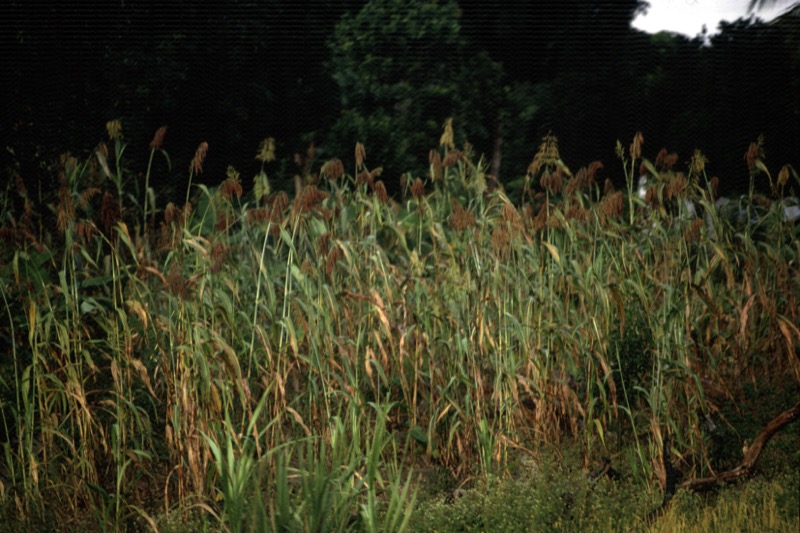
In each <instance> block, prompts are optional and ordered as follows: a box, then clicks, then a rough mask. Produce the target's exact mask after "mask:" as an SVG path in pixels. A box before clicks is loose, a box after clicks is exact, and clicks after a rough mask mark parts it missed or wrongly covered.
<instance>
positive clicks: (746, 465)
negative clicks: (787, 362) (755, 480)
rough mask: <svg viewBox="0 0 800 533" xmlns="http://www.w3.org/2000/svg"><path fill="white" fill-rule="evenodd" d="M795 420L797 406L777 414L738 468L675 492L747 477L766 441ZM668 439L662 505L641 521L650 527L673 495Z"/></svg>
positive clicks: (692, 482) (687, 483)
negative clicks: (665, 482)
mask: <svg viewBox="0 0 800 533" xmlns="http://www.w3.org/2000/svg"><path fill="white" fill-rule="evenodd" d="M798 418H800V403H797V404H795V405H794V407H792V408H791V409H788V410H786V411H784V412H782V413H781V414H779V415H778V416H777V417H775V418H773V419H772V420H771V421H770V423H769V424H767V425H766V427H764V429H762V430H761V433H759V434H758V436H757V437H756V438H755V440H754V441H753V444H752V446H750V447H749V448H748V449H747V451H746V452H745V454H744V459H743V460H742V464H740V465H739V466H737V467H736V468H733V469H731V470H727V471H725V472H723V473H721V474H719V475H717V476H716V477H704V478H699V479H689V480H686V481H684V482H683V483H681V484H680V485H678V488H679V489H687V490H691V491H694V492H701V491H704V490H708V489H711V488H713V487H715V486H716V485H717V484H719V483H731V482H733V481H736V480H737V479H741V478H744V477H747V476H749V475H750V473H751V471H752V469H753V467H754V466H755V464H756V461H757V460H758V457H759V456H760V455H761V452H762V451H763V450H764V447H765V446H766V445H767V442H769V440H770V439H771V438H772V437H773V436H774V435H775V433H777V432H778V431H780V430H781V428H783V427H784V426H786V425H787V424H791V423H792V422H794V421H795V420H797V419H798ZM670 439H671V437H669V436H667V437H665V439H664V469H665V472H666V473H667V487H666V489H665V490H664V501H663V502H662V503H661V505H659V506H658V507H656V508H655V509H653V510H652V511H650V512H649V513H648V514H647V516H646V517H645V518H644V522H645V523H646V524H652V523H653V522H655V520H656V519H657V518H659V517H660V516H661V515H663V514H664V512H666V510H667V505H668V504H669V502H670V500H671V499H672V495H673V493H674V492H675V478H676V472H675V471H674V469H673V468H672V463H671V458H670V455H671V454H670V449H669V448H670V446H669V440H670ZM670 478H672V479H670Z"/></svg>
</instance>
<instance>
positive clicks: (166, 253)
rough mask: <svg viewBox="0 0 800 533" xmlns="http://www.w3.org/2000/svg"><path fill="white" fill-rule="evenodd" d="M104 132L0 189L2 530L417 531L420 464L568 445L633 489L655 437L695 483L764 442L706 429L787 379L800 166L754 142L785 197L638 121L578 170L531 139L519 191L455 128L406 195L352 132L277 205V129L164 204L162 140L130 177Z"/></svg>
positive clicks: (469, 466)
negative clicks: (347, 148) (647, 140)
mask: <svg viewBox="0 0 800 533" xmlns="http://www.w3.org/2000/svg"><path fill="white" fill-rule="evenodd" d="M106 127H107V133H108V139H107V140H106V141H104V142H101V143H100V144H99V145H98V146H97V148H96V150H95V151H94V152H93V154H92V155H91V156H90V157H88V158H86V159H78V158H76V157H73V156H71V155H69V154H64V155H63V156H62V157H61V159H60V160H59V161H58V162H57V163H56V164H54V166H53V169H54V172H55V173H56V175H57V182H58V183H59V187H58V188H57V189H55V190H53V191H52V192H48V191H34V190H29V189H26V188H25V184H24V182H23V180H21V179H19V177H17V179H13V180H11V181H10V186H9V187H8V188H7V189H6V190H5V191H4V192H3V197H2V206H3V211H2V227H0V237H1V238H2V247H1V248H0V291H2V302H3V305H2V312H3V315H4V317H6V318H5V319H4V320H3V321H2V322H0V338H2V342H3V344H4V346H5V349H4V353H6V354H7V356H8V357H6V358H4V359H3V360H2V366H0V371H2V376H1V377H2V380H0V394H1V396H0V399H1V400H2V404H3V410H2V413H3V424H2V426H0V427H1V428H2V432H3V433H2V438H1V439H0V442H2V447H3V457H4V460H3V462H2V464H1V465H0V502H1V503H2V504H3V506H2V512H3V515H2V519H4V520H11V519H12V517H13V518H14V520H23V521H24V520H29V521H30V520H34V521H35V520H36V517H41V516H43V515H44V516H46V515H47V513H51V514H53V515H54V516H55V518H56V519H57V520H60V521H65V520H74V519H81V520H84V521H85V520H87V519H91V521H92V522H91V523H93V524H95V525H98V524H99V525H102V526H103V527H109V528H110V527H116V528H122V527H126V525H127V526H130V527H132V525H133V523H134V522H136V521H139V522H140V523H149V524H150V525H151V526H153V527H158V526H159V524H157V523H156V518H155V517H157V516H158V515H159V514H162V513H165V512H166V511H169V510H175V509H177V510H179V511H181V512H182V513H184V516H187V515H188V513H189V512H190V511H197V512H201V513H204V514H205V516H212V517H217V518H218V520H219V522H220V523H221V524H224V525H225V527H228V528H230V529H231V530H233V531H238V530H240V529H242V528H244V529H263V528H271V529H281V528H288V529H290V530H297V529H300V530H314V531H318V530H325V531H329V530H337V531H341V530H345V529H347V528H353V527H355V528H358V529H361V530H369V531H373V530H378V529H382V530H403V529H406V528H407V527H409V526H411V525H412V523H411V522H410V520H411V518H412V510H413V507H414V502H415V498H416V494H417V490H416V488H415V486H416V481H415V480H417V481H418V480H419V476H424V472H425V471H427V470H429V469H434V470H435V471H437V472H446V473H447V475H448V476H450V477H452V478H453V479H455V480H457V482H458V483H460V482H461V481H463V480H469V479H475V478H479V479H484V480H486V481H487V482H489V481H490V480H491V479H492V476H494V475H497V474H501V475H502V474H504V473H506V472H508V471H509V468H510V467H511V466H513V465H514V464H515V463H516V462H518V459H517V457H518V455H519V454H522V455H523V456H525V457H527V458H528V459H527V460H531V459H530V458H533V461H534V464H535V461H537V457H539V453H540V452H541V451H542V450H544V449H546V447H548V446H551V445H554V444H560V443H565V442H577V443H578V446H579V449H580V454H579V455H580V462H581V463H582V465H583V466H588V465H589V464H590V463H592V462H593V461H595V460H596V459H597V458H598V457H599V456H600V455H601V454H607V453H613V454H615V455H616V456H618V457H619V458H618V459H617V461H619V462H620V463H621V464H622V465H624V467H625V469H626V472H627V475H628V480H629V481H630V480H633V482H634V483H637V484H641V485H640V486H649V485H650V480H651V479H654V478H658V477H659V476H661V477H663V466H660V465H663V462H662V459H661V458H660V453H661V450H662V447H661V441H662V439H664V438H665V436H666V434H670V435H673V436H674V442H675V444H674V447H675V449H676V450H677V454H678V456H679V457H680V458H681V459H680V463H679V465H678V466H679V468H680V470H681V472H682V474H683V475H684V476H685V477H687V478H689V477H696V476H702V475H706V474H707V473H708V472H709V471H710V470H711V469H714V468H717V467H718V466H719V465H721V464H724V461H729V460H730V457H731V456H730V454H729V453H728V452H727V451H725V450H730V443H729V441H730V439H734V442H735V444H734V453H735V449H736V448H737V447H738V446H740V443H741V439H746V438H752V433H744V431H745V430H744V429H743V428H741V429H740V430H741V431H743V433H742V434H739V433H735V432H733V433H729V434H728V436H727V437H726V439H725V440H724V441H723V442H719V443H717V437H718V435H719V433H716V432H715V431H716V430H714V429H713V426H715V425H718V426H723V425H724V424H727V423H728V422H727V420H728V419H727V418H723V417H721V416H720V413H723V412H725V411H724V410H725V409H727V408H728V407H729V406H730V405H731V403H733V404H734V405H736V406H737V409H738V405H739V404H740V403H741V402H742V401H743V400H742V399H743V398H745V397H746V394H747V387H748V386H750V385H748V384H751V385H752V386H755V387H756V388H757V389H758V390H775V391H794V392H796V391H797V387H798V383H800V360H798V358H797V345H798V342H800V331H799V330H798V328H797V324H798V323H799V322H800V317H798V309H799V308H798V303H797V302H798V295H799V294H800V287H798V282H800V276H798V272H797V265H798V253H800V247H799V246H800V244H798V243H800V240H799V239H798V238H797V232H798V226H797V225H796V224H795V223H793V222H790V221H787V220H786V217H785V216H784V208H786V207H788V206H789V204H788V203H787V202H788V201H789V200H788V193H789V192H790V191H791V190H792V189H793V188H795V187H797V185H798V183H799V181H798V176H797V174H796V172H795V171H794V170H793V169H792V167H790V166H788V165H787V166H784V167H782V168H781V169H780V170H778V171H777V172H775V171H774V169H773V172H774V175H773V174H771V173H769V171H768V168H767V167H766V165H765V164H764V161H763V159H762V157H761V156H762V154H763V146H762V145H761V144H760V143H759V142H754V143H753V144H752V145H751V148H750V150H749V151H748V158H747V164H748V166H749V172H750V176H751V179H752V181H753V184H754V185H755V184H756V183H759V182H763V183H768V184H771V185H772V190H773V191H774V196H763V195H760V194H758V193H757V192H756V189H757V188H756V187H752V188H751V192H750V193H749V194H748V195H747V196H745V197H743V198H742V199H741V202H740V203H739V205H740V206H741V207H740V209H737V210H735V211H733V212H731V213H728V212H726V211H724V210H723V209H721V208H719V207H718V206H717V204H716V203H715V202H714V199H715V195H716V189H717V180H711V179H708V178H707V176H706V173H705V168H704V165H705V158H704V156H703V154H701V153H700V152H695V154H694V156H693V157H692V158H691V163H690V164H689V165H688V166H687V167H686V168H682V167H681V165H680V164H679V163H677V162H678V160H679V158H678V156H677V155H675V154H669V153H667V152H666V151H661V152H659V153H658V154H657V156H656V157H652V158H648V157H646V154H647V153H648V151H647V150H645V149H644V145H643V142H644V140H643V137H642V136H641V134H637V135H636V136H635V137H634V139H633V142H631V143H630V145H629V146H623V145H622V144H621V143H618V145H617V153H618V156H619V158H620V162H619V163H617V164H616V165H614V166H611V165H609V167H606V168H604V167H603V166H602V165H601V164H599V163H597V162H595V163H592V164H590V165H588V166H587V167H584V168H581V169H580V170H578V171H575V172H573V171H571V170H570V169H569V167H568V166H567V165H566V164H565V162H564V161H563V160H562V158H561V157H560V151H559V150H560V148H559V145H558V141H557V139H555V138H554V137H552V136H547V137H545V138H544V139H543V140H542V143H541V146H540V148H539V150H538V152H537V153H536V154H535V155H534V157H533V161H532V163H531V164H530V167H529V170H528V173H527V174H526V178H525V180H524V182H523V183H522V184H521V186H520V190H519V191H510V190H509V191H508V193H509V194H510V193H511V192H515V196H516V197H518V198H519V199H520V200H519V202H518V203H516V204H515V203H512V202H511V201H510V200H509V197H508V195H507V193H506V191H505V190H504V188H503V187H502V186H500V185H499V184H497V183H496V182H493V181H492V180H491V179H490V178H489V177H488V176H487V173H486V167H485V166H484V165H482V164H479V163H478V162H477V161H476V159H475V158H474V157H473V156H471V155H470V154H469V153H467V152H464V151H462V150H459V149H456V148H455V147H454V143H453V139H454V138H455V137H456V135H457V134H456V133H455V131H454V129H453V123H452V122H451V121H447V122H446V123H445V127H444V131H443V133H442V135H441V137H440V139H439V145H438V146H436V147H434V148H433V149H432V151H431V156H430V161H431V164H430V168H429V173H428V175H427V177H426V178H425V179H424V180H423V179H421V178H419V179H415V180H407V181H405V182H404V183H403V185H402V188H401V191H400V193H399V194H400V200H399V201H396V200H393V199H392V198H391V197H390V196H389V195H388V194H387V189H386V186H385V185H384V183H383V182H382V181H381V180H380V179H379V177H378V176H377V175H376V173H375V172H374V167H372V166H368V165H367V161H368V159H367V153H368V152H369V149H368V148H366V147H365V146H364V145H362V144H361V143H358V144H357V145H356V147H355V151H354V159H355V165H354V166H352V167H350V166H349V165H347V166H345V165H344V164H343V163H342V161H340V160H338V159H331V160H328V161H325V162H324V163H322V162H315V161H313V160H309V161H307V162H306V165H305V168H306V170H307V173H306V174H305V175H304V176H303V177H302V179H300V180H298V181H297V191H296V193H295V194H294V196H293V198H290V197H289V195H287V194H286V192H283V191H272V190H271V186H270V178H269V174H274V173H275V170H274V168H273V167H274V166H275V165H276V163H275V161H274V159H275V155H274V141H273V140H272V139H265V140H264V141H263V143H262V144H261V146H260V147H259V149H258V152H257V160H258V161H259V164H260V166H261V172H260V173H259V174H258V175H257V176H256V178H255V179H254V182H253V187H252V189H253V192H252V193H250V192H245V185H247V186H248V188H250V187H249V183H248V181H249V180H243V179H241V175H240V173H239V172H238V171H237V170H236V169H235V168H233V167H229V168H228V172H227V177H226V179H225V180H224V181H222V183H220V184H219V185H218V186H215V187H213V188H209V187H207V186H205V185H198V186H192V187H191V189H190V190H187V191H186V198H187V201H186V202H182V203H180V204H179V205H176V204H175V203H172V202H169V203H167V202H165V201H164V200H162V199H161V198H160V197H159V196H158V195H157V194H156V193H155V191H154V189H153V186H152V184H153V183H154V182H156V181H157V180H158V179H159V178H160V177H161V176H162V175H163V174H164V173H165V172H166V165H165V164H164V163H163V162H162V158H161V157H160V153H161V152H162V151H163V147H164V146H165V143H166V142H167V141H168V139H169V137H168V134H167V136H166V137H165V131H164V130H159V131H158V132H157V133H156V135H155V137H154V138H153V140H152V142H151V144H150V152H151V158H150V160H149V163H148V164H147V166H146V167H144V166H142V168H144V169H145V170H144V173H143V175H142V173H140V172H138V171H137V170H134V169H135V168H137V167H136V165H142V162H141V161H137V160H136V159H134V158H130V157H129V156H128V155H127V154H128V150H129V149H131V146H128V145H127V144H126V142H125V141H124V140H123V138H122V137H121V131H122V124H120V123H119V122H116V121H110V122H109V123H108V124H107V125H106ZM141 144H143V143H141ZM432 144H433V143H432ZM626 144H627V143H626ZM210 150H213V146H212V147H209V145H207V144H206V143H203V144H201V146H200V147H199V148H198V150H197V152H196V153H195V156H194V158H193V159H192V162H191V164H190V165H189V168H188V172H186V173H185V174H184V175H185V176H186V179H187V181H189V182H192V181H193V180H194V179H196V178H197V176H198V174H200V173H202V172H203V170H204V165H206V163H207V159H208V158H210V157H211V156H210V155H208V153H209V151H210ZM152 156H157V157H155V158H154V157H152ZM370 161H371V159H370ZM743 165H744V163H743ZM746 168H747V167H746ZM640 169H641V170H640ZM639 172H646V173H647V174H648V175H649V177H650V181H649V186H648V187H649V188H648V190H647V192H646V194H645V197H644V198H640V197H639V196H638V195H636V194H630V193H629V194H626V193H624V192H620V191H615V190H614V187H613V184H612V181H613V180H611V179H604V176H609V177H610V176H620V180H621V181H625V182H627V183H628V184H629V185H628V187H627V190H628V191H631V192H632V191H633V181H634V179H635V178H636V177H637V176H638V174H639ZM688 201H691V202H692V205H693V206H694V207H693V210H694V212H695V213H698V212H701V211H702V212H703V213H704V217H702V218H697V217H693V216H692V214H691V213H692V211H691V210H690V208H689V204H688V203H687V202H688ZM50 221H55V223H51V222H50ZM781 394H783V395H782V396H781ZM795 396H796V395H795ZM779 397H782V398H783V399H784V400H785V399H786V398H787V397H788V398H789V400H787V401H791V399H792V397H793V396H792V394H788V395H787V394H785V393H779ZM748 431H749V430H748ZM725 446H728V447H727V448H725ZM414 476H417V477H414ZM587 490H588V489H587ZM612 491H613V489H612ZM521 497H525V498H532V499H533V500H536V499H537V498H538V499H540V500H541V499H542V498H545V499H544V500H542V502H543V505H544V504H547V505H544V507H541V508H537V509H535V512H537V513H543V514H541V517H542V518H541V519H542V520H545V519H546V520H555V521H558V520H560V519H559V518H558V517H554V516H550V515H549V514H547V513H551V512H555V510H556V509H557V507H556V506H553V505H555V504H552V505H551V504H550V503H547V502H549V501H550V500H548V499H547V498H549V496H547V495H546V494H545V493H542V492H537V493H535V494H533V493H532V494H530V495H527V496H526V494H525V493H523V494H521ZM586 497H587V498H588V499H587V500H585V501H583V503H580V505H579V506H578V507H576V508H575V509H576V510H575V511H574V512H575V513H577V514H574V515H565V516H573V517H574V518H575V520H578V521H577V522H574V523H575V524H581V523H584V522H581V520H584V519H586V517H587V516H589V515H586V514H584V513H585V512H587V509H588V508H587V507H585V506H584V505H589V504H590V503H591V502H592V501H594V500H592V499H591V498H592V497H591V496H590V495H587V496H586ZM537 501H538V500H537ZM635 501H637V502H639V504H638V505H648V503H647V502H646V501H644V500H643V499H639V500H635ZM771 501H773V503H774V501H775V500H771ZM587 502H588V503H587ZM629 502H630V500H629ZM591 505H595V504H591ZM515 509H516V511H515V512H521V513H522V512H525V508H515ZM87 511H88V513H87ZM640 511H641V514H642V515H644V512H645V511H646V509H640ZM775 512H776V513H778V511H775ZM87 514H90V515H91V516H90V517H88V518H87ZM520 516H522V515H520ZM598 516H606V517H607V518H608V520H610V521H613V522H614V523H617V524H621V523H620V522H617V520H618V519H619V517H616V518H614V517H612V516H610V515H598ZM775 516H778V515H777V514H776V515H775ZM581 517H583V518H581ZM475 518H476V519H477V518H479V517H478V516H477V515H476V517H475ZM634 518H635V517H632V516H630V515H626V520H633V519H634ZM454 519H455V518H454ZM564 519H566V518H564ZM776 519H777V518H776ZM783 519H784V518H781V520H783ZM604 520H605V518H604ZM78 523H79V524H84V525H85V523H86V522H78ZM627 524H630V522H627ZM161 526H164V524H163V523H161ZM575 527H578V525H576V526H575ZM598 527H600V525H598Z"/></svg>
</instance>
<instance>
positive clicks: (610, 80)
mask: <svg viewBox="0 0 800 533" xmlns="http://www.w3.org/2000/svg"><path fill="white" fill-rule="evenodd" d="M644 8H646V5H645V3H643V2H640V1H639V0H624V1H614V2H611V1H601V0H583V1H580V0H563V1H560V2H511V1H507V2H477V1H472V0H462V1H461V2H458V3H456V2H453V1H439V2H369V3H368V2H366V1H364V0H360V1H354V0H346V1H336V0H234V1H229V2H209V3H205V2H189V1H186V0H173V1H171V2H161V3H154V2H142V1H137V0H126V1H119V2H116V1H115V2H109V1H104V2H88V1H81V2H62V3H50V2H29V1H24V0H18V1H12V2H10V3H7V4H4V6H3V7H2V12H0V19H2V22H0V25H2V29H3V31H2V35H0V39H1V40H2V41H1V42H0V54H2V64H3V65H4V67H3V68H4V78H5V79H4V81H3V94H2V96H3V101H4V111H3V114H2V116H0V135H2V136H3V138H4V139H5V140H4V143H3V144H4V147H5V146H8V147H9V148H8V149H5V150H4V153H3V157H4V161H3V163H4V166H5V167H7V168H12V170H13V168H14V167H15V166H18V167H19V169H18V170H19V171H20V172H21V174H22V175H23V177H24V178H25V179H26V180H28V181H30V182H36V183H38V182H41V181H45V182H47V180H52V179H53V178H52V175H51V174H52V173H51V172H49V171H48V170H47V169H46V168H44V166H43V164H42V161H47V160H52V159H53V158H55V157H56V156H57V154H58V153H60V152H62V151H65V150H71V151H73V152H74V153H77V154H80V153H81V150H86V151H88V150H90V149H91V148H92V147H93V146H94V145H95V144H96V143H97V142H98V141H99V140H101V139H102V138H103V134H104V128H103V125H104V124H105V122H106V121H107V120H109V119H112V118H120V119H121V120H122V122H123V127H124V133H125V135H126V137H127V138H128V139H129V140H131V141H133V143H132V146H131V148H130V150H131V153H130V155H131V156H132V157H136V156H140V155H141V156H142V157H144V156H143V155H142V154H145V153H146V151H147V142H148V141H149V139H150V137H151V136H152V133H153V132H154V131H155V130H156V129H157V128H158V127H159V126H161V125H164V124H167V125H169V133H168V135H167V140H166V145H165V147H166V148H167V150H168V151H169V153H170V155H171V156H172V157H173V161H174V166H173V170H172V181H171V182H168V183H167V184H166V185H165V188H170V187H172V188H174V189H177V190H182V187H183V186H185V184H184V183H183V182H182V181H181V180H185V176H186V171H185V169H186V167H187V166H188V161H189V159H190V158H191V156H192V154H193V153H194V149H195V147H196V146H197V144H198V143H199V142H200V141H208V143H209V146H210V150H209V157H208V160H207V167H206V172H205V176H204V178H203V179H207V180H208V181H209V182H211V183H216V182H218V181H220V180H221V179H222V177H223V176H224V171H225V168H226V167H227V165H228V164H233V165H234V166H236V167H237V168H239V169H240V170H241V171H242V174H243V175H244V176H247V175H248V173H249V172H250V170H252V169H253V168H255V167H256V164H257V162H256V161H255V160H254V155H255V152H256V149H257V147H258V143H259V142H260V140H261V139H263V138H264V137H267V136H272V137H275V138H276V140H277V144H278V150H277V154H278V158H279V161H278V162H277V163H275V165H276V168H274V169H273V175H277V176H279V177H286V178H290V177H291V175H292V174H294V173H295V171H296V168H295V166H294V163H293V155H294V154H295V153H296V152H304V151H305V148H306V146H307V145H308V144H309V143H310V142H314V143H315V144H316V145H317V148H318V154H319V155H320V157H321V158H322V157H334V156H337V157H341V158H342V159H344V160H345V161H346V162H347V160H348V158H352V147H353V146H354V145H355V143H356V141H361V142H364V143H365V145H366V147H367V152H368V156H369V163H370V164H371V165H373V166H377V165H381V164H383V165H385V166H386V172H387V175H386V177H387V179H386V181H387V183H389V184H391V183H392V180H396V179H397V178H399V174H400V173H401V172H405V171H410V172H413V173H421V172H423V171H424V168H425V167H426V164H427V150H428V148H432V147H434V146H435V145H436V144H437V141H438V135H439V133H440V132H441V125H442V123H443V121H444V119H445V118H447V117H453V118H454V123H455V128H456V132H457V141H458V142H459V143H462V142H463V141H464V140H469V141H470V142H471V143H472V144H473V145H474V147H475V150H476V151H477V152H478V153H485V154H486V157H487V160H492V159H494V160H495V163H496V164H497V163H500V162H502V164H501V165H500V167H499V174H500V178H501V179H502V180H504V181H507V182H509V181H513V180H514V179H516V178H518V177H519V176H521V175H522V174H524V172H525V169H526V167H527V164H528V163H529V162H530V159H531V157H532V155H533V153H534V152H535V150H536V147H537V145H538V142H539V139H540V138H541V137H542V136H543V135H544V134H546V133H547V132H548V131H551V130H552V132H553V133H554V134H555V135H557V136H558V138H559V140H560V145H561V148H562V156H563V157H564V159H565V161H566V162H567V164H568V165H570V166H572V167H575V168H577V167H578V166H581V165H585V164H587V163H589V162H590V161H593V160H596V159H600V160H602V161H603V162H604V163H605V165H606V169H605V172H606V175H607V176H608V177H612V178H616V177H617V176H619V175H620V174H621V173H620V172H617V170H616V169H618V166H616V164H615V161H614V159H615V156H614V145H615V141H616V140H617V139H620V140H622V141H623V143H627V142H629V140H630V138H631V137H632V135H633V133H634V132H635V131H638V130H641V131H642V132H644V134H645V147H646V148H645V153H646V154H649V155H650V156H651V157H654V155H655V153H656V152H657V151H658V150H659V149H660V148H661V147H662V146H666V147H667V148H668V149H670V150H671V151H677V152H678V154H679V155H680V156H681V159H682V161H688V160H689V158H690V156H691V153H692V151H693V150H694V149H695V148H700V149H702V150H703V152H704V153H705V154H706V156H707V157H708V159H709V165H708V169H709V171H710V172H711V173H712V174H716V175H719V176H720V178H721V179H722V183H723V184H724V185H727V186H728V187H731V188H735V189H739V190H742V189H744V188H745V187H746V183H747V168H746V166H745V165H744V163H743V160H742V156H743V154H744V152H745V150H746V149H747V146H748V145H749V143H750V142H752V141H754V140H755V139H756V138H757V137H758V135H759V134H762V133H763V134H764V136H765V139H766V156H767V159H766V161H767V164H768V165H771V166H774V167H775V168H777V167H779V166H780V165H782V164H784V163H791V164H793V165H794V166H795V167H796V168H797V167H798V166H800V164H799V163H798V161H797V157H798V147H800V126H799V124H800V120H798V119H800V103H799V102H800V97H798V94H800V81H799V80H800V15H798V10H797V9H795V10H794V11H793V12H790V13H788V14H787V15H785V16H783V17H782V18H780V19H778V20H776V21H774V22H772V23H769V24H764V23H758V22H757V23H752V22H751V21H749V20H739V21H735V22H732V23H727V24H724V25H723V27H722V29H721V32H719V33H718V34H716V35H714V36H712V37H710V39H708V40H707V41H708V42H705V41H704V38H703V37H702V36H699V37H697V38H695V39H688V38H684V37H681V36H677V35H670V34H659V35H648V34H644V33H642V32H638V31H635V30H633V29H631V28H630V21H631V20H632V19H633V18H634V17H635V15H636V14H637V13H638V12H639V11H640V10H641V9H644ZM362 9H363V10H362ZM498 141H501V142H498ZM12 152H13V153H12ZM496 156H500V157H496ZM495 168H497V167H495Z"/></svg>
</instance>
